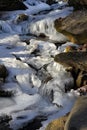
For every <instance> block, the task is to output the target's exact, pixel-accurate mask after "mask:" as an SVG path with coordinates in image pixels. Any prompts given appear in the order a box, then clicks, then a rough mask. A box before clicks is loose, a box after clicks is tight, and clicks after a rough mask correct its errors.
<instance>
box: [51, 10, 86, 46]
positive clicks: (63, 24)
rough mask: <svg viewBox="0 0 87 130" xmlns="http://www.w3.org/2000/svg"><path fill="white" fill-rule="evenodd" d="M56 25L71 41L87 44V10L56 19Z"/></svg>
mask: <svg viewBox="0 0 87 130" xmlns="http://www.w3.org/2000/svg"><path fill="white" fill-rule="evenodd" d="M54 27H55V28H56V30H57V31H58V32H60V33H62V34H64V35H65V36H66V37H67V38H68V39H69V40H70V41H71V42H73V43H77V44H85V43H86V44H87V10H85V11H75V12H73V13H72V14H71V15H69V16H67V17H66V18H59V19H56V20H55V21H54Z"/></svg>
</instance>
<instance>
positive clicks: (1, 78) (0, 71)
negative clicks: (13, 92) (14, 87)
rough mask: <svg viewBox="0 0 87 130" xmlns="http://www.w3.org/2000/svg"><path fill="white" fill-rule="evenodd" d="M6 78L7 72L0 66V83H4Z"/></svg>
mask: <svg viewBox="0 0 87 130" xmlns="http://www.w3.org/2000/svg"><path fill="white" fill-rule="evenodd" d="M7 76H8V71H7V69H6V67H5V66H4V65H0V81H5V78H6V77H7Z"/></svg>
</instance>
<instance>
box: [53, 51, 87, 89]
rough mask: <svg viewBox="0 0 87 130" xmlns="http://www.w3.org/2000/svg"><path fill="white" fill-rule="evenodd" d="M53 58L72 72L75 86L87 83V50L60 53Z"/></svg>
mask: <svg viewBox="0 0 87 130" xmlns="http://www.w3.org/2000/svg"><path fill="white" fill-rule="evenodd" d="M54 60H55V61H56V62H58V63H60V64H62V65H63V66H64V67H65V68H66V70H67V71H70V72H71V73H72V75H73V77H74V80H75V85H76V86H77V88H78V87H81V86H83V85H86V84H87V52H67V53H61V54H58V55H56V56H55V58H54Z"/></svg>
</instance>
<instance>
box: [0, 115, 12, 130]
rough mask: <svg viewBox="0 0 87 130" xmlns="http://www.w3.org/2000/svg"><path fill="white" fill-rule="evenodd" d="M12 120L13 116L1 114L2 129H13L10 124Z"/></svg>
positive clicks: (0, 129)
mask: <svg viewBox="0 0 87 130" xmlns="http://www.w3.org/2000/svg"><path fill="white" fill-rule="evenodd" d="M10 120H12V118H11V116H8V115H2V116H0V130H12V129H11V128H10V125H9V121H10Z"/></svg>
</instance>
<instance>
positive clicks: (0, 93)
mask: <svg viewBox="0 0 87 130" xmlns="http://www.w3.org/2000/svg"><path fill="white" fill-rule="evenodd" d="M13 95H14V92H13V91H5V90H2V89H0V97H12V96H13Z"/></svg>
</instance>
